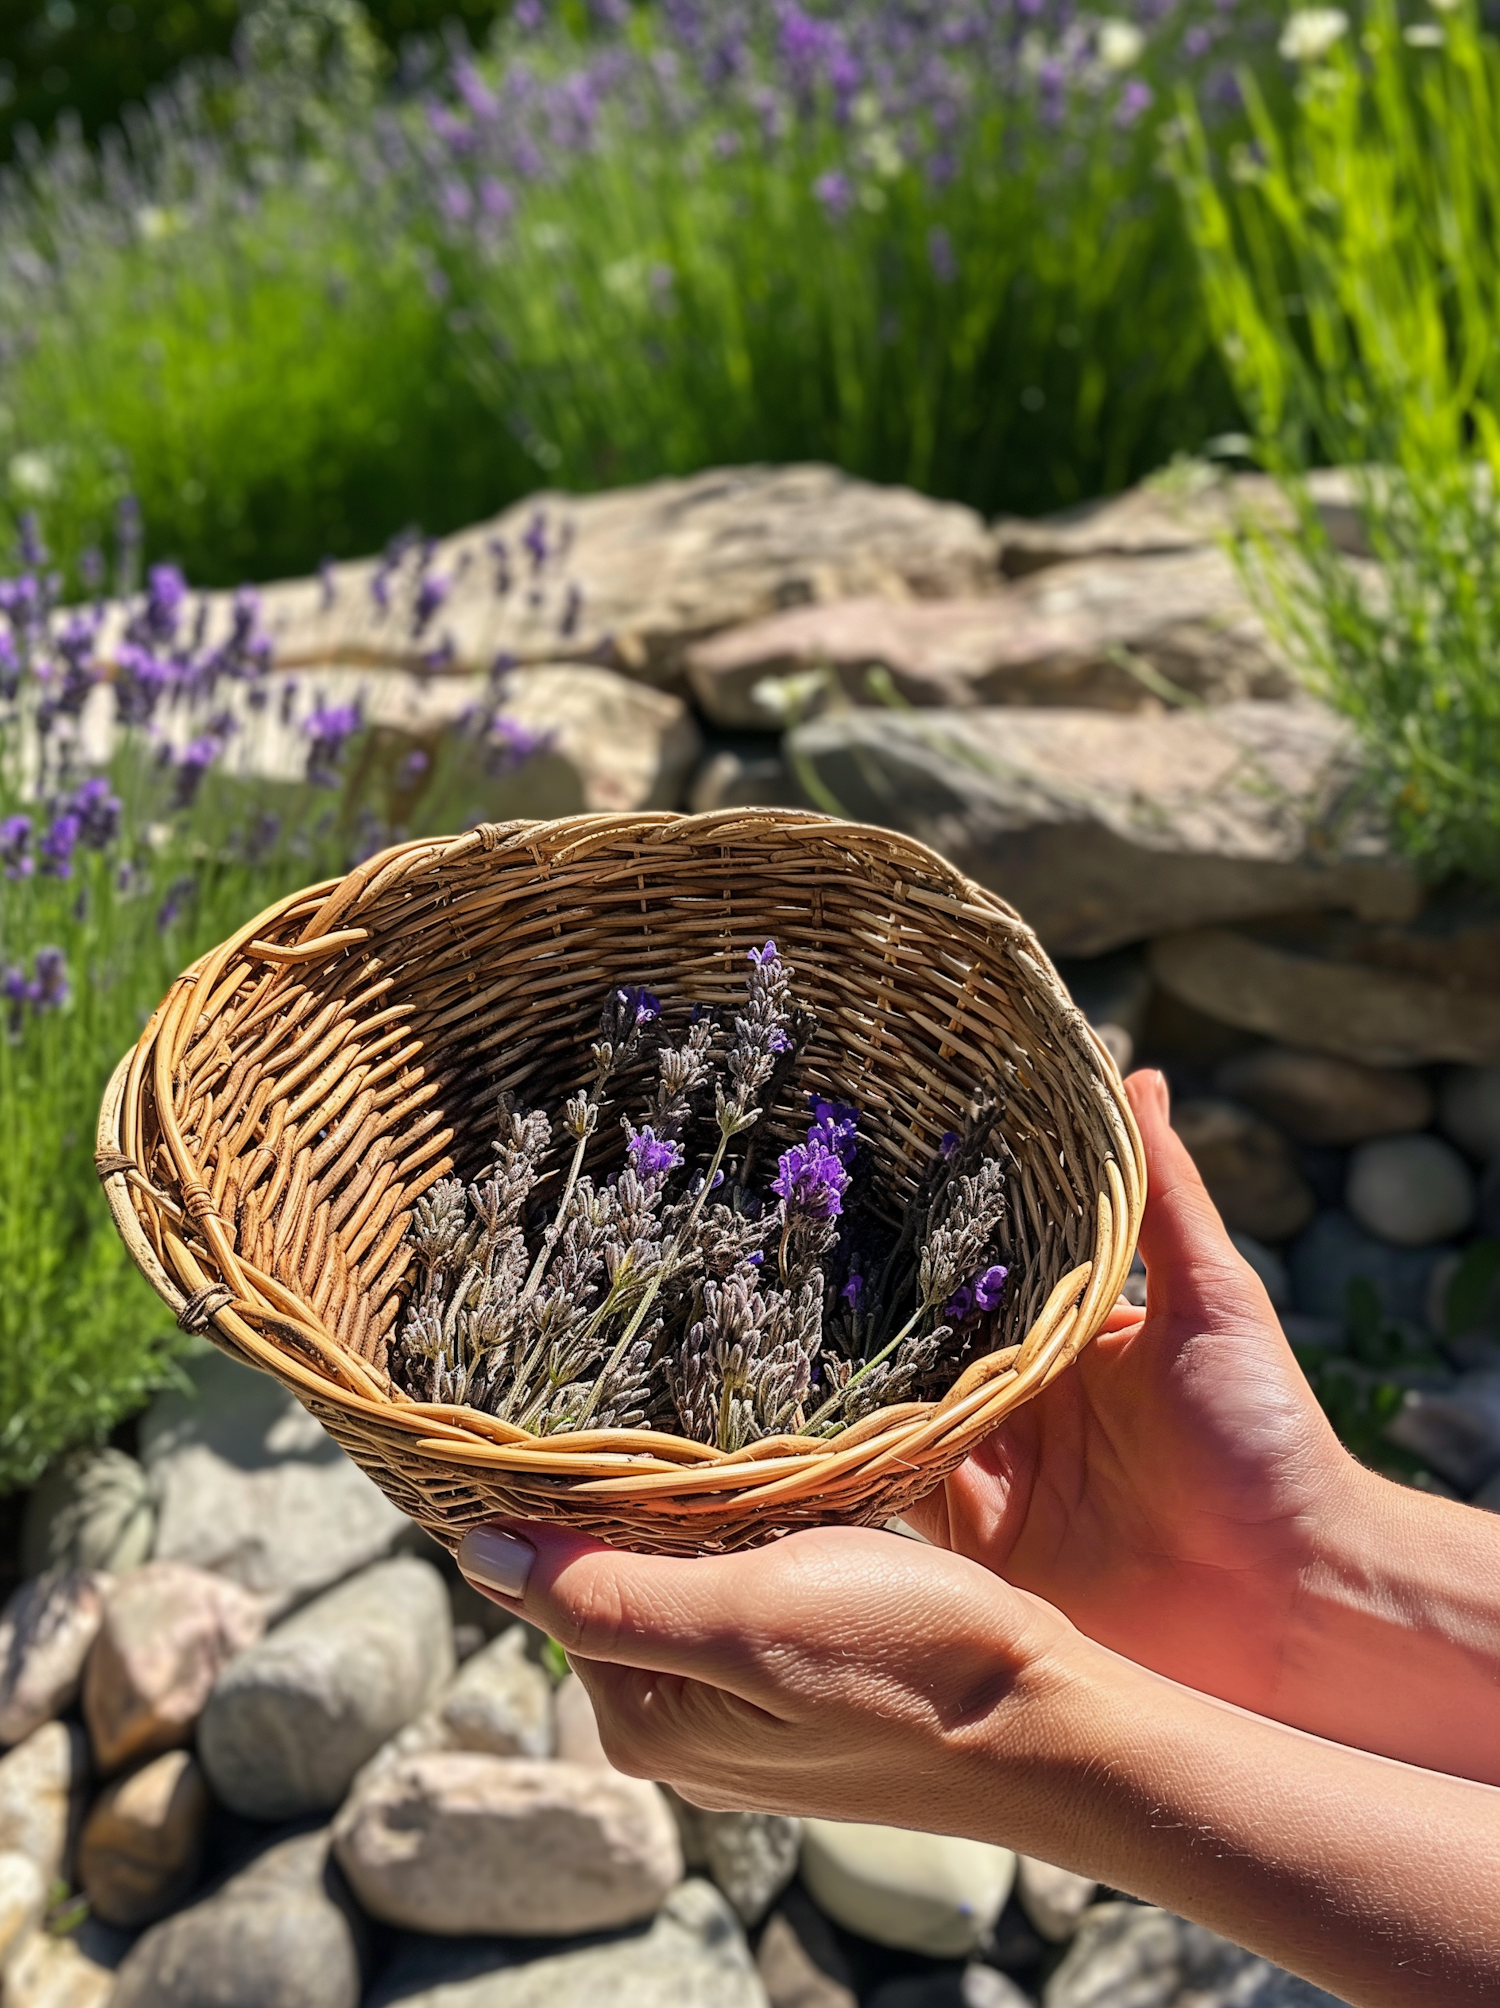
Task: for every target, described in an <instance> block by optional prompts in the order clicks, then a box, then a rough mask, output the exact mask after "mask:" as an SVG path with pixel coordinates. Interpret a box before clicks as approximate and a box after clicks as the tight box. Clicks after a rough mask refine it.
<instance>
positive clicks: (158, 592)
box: [144, 565, 188, 641]
mask: <svg viewBox="0 0 1500 2008" xmlns="http://www.w3.org/2000/svg"><path fill="white" fill-rule="evenodd" d="M187 590H188V586H187V580H186V579H185V578H184V577H183V575H182V572H181V570H180V569H179V568H178V566H176V565H153V566H152V567H151V569H150V571H149V572H148V573H147V574H146V605H145V609H144V619H145V624H146V628H147V631H148V633H150V634H151V635H152V636H153V637H154V638H155V639H157V640H158V641H173V640H175V639H176V636H177V624H178V622H179V621H180V620H181V618H182V608H183V602H184V601H185V600H186V598H187Z"/></svg>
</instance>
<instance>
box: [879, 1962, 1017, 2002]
mask: <svg viewBox="0 0 1500 2008" xmlns="http://www.w3.org/2000/svg"><path fill="white" fill-rule="evenodd" d="M865 2008H1032V1997H1031V1996H1030V1995H1029V1994H1027V1993H1026V1992H1024V1990H1023V1989H1021V1988H1020V1987H1018V1986H1017V1985H1016V1983H1015V1981H1014V1980H1012V1979H1011V1977H1010V1975H1009V1974H1008V1973H1000V1972H998V1971H997V1970H996V1969H995V1968H994V1967H993V1966H982V1965H980V1964H979V1963H978V1962H977V1961H974V1962H971V1963H970V1964H969V1965H968V1966H944V1967H939V1968H938V1970H937V1971H936V1972H935V1973H904V1974H902V1975H901V1976H900V1977H899V1978H898V1979H895V1980H883V1981H882V1982H881V1983H880V1985H879V1986H878V1987H877V1988H876V1989H875V1991H874V1993H873V1994H870V1995H868V1996H867V1997H866V2002H865Z"/></svg>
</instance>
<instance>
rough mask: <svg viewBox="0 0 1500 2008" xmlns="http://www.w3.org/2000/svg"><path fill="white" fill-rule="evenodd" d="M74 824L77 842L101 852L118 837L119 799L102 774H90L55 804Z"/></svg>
mask: <svg viewBox="0 0 1500 2008" xmlns="http://www.w3.org/2000/svg"><path fill="white" fill-rule="evenodd" d="M58 806H59V807H60V808H61V809H62V810H63V811H64V812H65V813H66V814H67V815H69V816H71V817H73V818H75V819H76V821H77V823H78V841H79V842H80V843H81V844H83V845H84V846H85V847H86V848H87V849H89V850H91V851H102V850H105V849H107V848H108V846H109V845H110V844H112V843H113V842H114V840H115V838H116V837H117V836H118V835H119V834H120V798H119V796H118V795H116V794H115V793H114V792H113V790H112V789H111V788H110V785H109V783H108V781H106V780H105V779H104V778H103V776H102V775H98V774H95V775H91V776H90V778H89V779H88V780H87V781H83V782H80V784H79V785H78V787H77V788H75V789H74V791H73V793H72V794H71V795H69V796H68V797H67V798H66V800H64V801H63V802H61V803H59V805H58Z"/></svg>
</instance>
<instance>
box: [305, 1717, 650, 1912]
mask: <svg viewBox="0 0 1500 2008" xmlns="http://www.w3.org/2000/svg"><path fill="white" fill-rule="evenodd" d="M334 1848H335V1851H336V1853H337V1855H338V1859H339V1862H340V1863H341V1865H342V1867H343V1869H344V1873H345V1874H346V1875H347V1876H348V1878H349V1882H350V1885H351V1887H352V1888H353V1890H354V1892H355V1894H356V1896H357V1897H358V1898H359V1900H360V1902H361V1903H362V1904H363V1905H364V1907H365V1909H366V1910H367V1911H368V1912H369V1913H370V1915H371V1916H372V1917H377V1918H379V1919H381V1920H382V1922H384V1923H387V1924H396V1925H404V1926H406V1927H407V1928H408V1929H410V1930H420V1931H436V1932H445V1933H454V1934H458V1933H463V1932H475V1931H480V1932H500V1933H506V1932H509V1933H518V1932H524V1933H527V1934H529V1935H540V1936H545V1937H553V1936H557V1935H561V1934H566V1933H570V1932H581V1931H604V1930H610V1929H614V1928H617V1927H618V1926H620V1925H625V1924H634V1923H636V1922H638V1921H639V1920H640V1919H641V1918H645V1917H649V1916H651V1915H652V1914H653V1912H655V1911H656V1910H657V1908H658V1907H659V1906H660V1904H661V1902H662V1899H663V1898H664V1897H665V1896H666V1894H667V1892H668V1891H669V1890H670V1889H672V1888H673V1887H674V1885H675V1884H677V1883H678V1882H680V1881H681V1879H682V1852H681V1848H680V1846H679V1844H678V1839H677V1828H676V1825H675V1823H674V1822H673V1819H672V1815H671V1813H670V1812H669V1811H668V1810H667V1806H666V1803H665V1801H664V1800H663V1798H662V1796H661V1794H660V1792H658V1791H657V1789H656V1787H655V1786H654V1785H649V1784H646V1783H645V1782H644V1781H643V1780H641V1779H638V1778H626V1777H624V1776H623V1775H622V1774H621V1773H619V1772H615V1771H605V1770H601V1769H592V1768H588V1767H585V1766H582V1765H574V1764H568V1763H564V1762H561V1761H556V1762H552V1763H536V1762H533V1761H531V1760H529V1759H525V1758H507V1757H491V1756H486V1755H484V1754H483V1753H481V1752H478V1751H468V1750H442V1751H426V1752H420V1753H418V1754H417V1755H416V1756H412V1757H403V1758H400V1759H398V1760H396V1761H395V1762H394V1763H391V1764H386V1765H380V1766H372V1767H371V1768H370V1770H369V1771H368V1772H367V1773H366V1774H365V1776H364V1777H363V1778H362V1779H361V1780H360V1781H359V1784H358V1786H357V1787H356V1789H355V1791H354V1792H353V1793H352V1794H351V1795H350V1797H349V1799H348V1801H347V1802H346V1804H345V1805H344V1806H343V1807H342V1808H341V1810H340V1812H339V1815H338V1818H337V1820H336V1821H335V1822H334Z"/></svg>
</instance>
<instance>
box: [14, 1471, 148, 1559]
mask: <svg viewBox="0 0 1500 2008" xmlns="http://www.w3.org/2000/svg"><path fill="white" fill-rule="evenodd" d="M153 1526H154V1515H153V1512H152V1507H151V1496H150V1490H149V1487H148V1485H147V1480H146V1474H145V1472H144V1471H143V1470H142V1469H141V1466H140V1465H139V1464H138V1463H137V1462H136V1460H135V1459H134V1458H133V1457H127V1456H126V1454H125V1452H124V1451H123V1450H113V1449H109V1448H104V1449H99V1450H72V1451H69V1452H68V1453H67V1455H66V1456H64V1457H59V1458H58V1459H57V1460H56V1462H55V1463H53V1464H49V1465H48V1467H47V1469H46V1470H45V1471H44V1472H43V1474H42V1477H41V1480H40V1482H39V1483H38V1484H37V1486H36V1489H35V1490H34V1491H33V1492H32V1494H31V1496H30V1498H29V1499H28V1500H27V1501H26V1517H25V1519H24V1521H23V1522H22V1526H21V1567H22V1569H23V1570H24V1571H25V1573H26V1574H27V1575H28V1576H41V1575H45V1574H46V1573H47V1572H48V1571H49V1570H53V1569H63V1570H71V1569H102V1570H104V1571H106V1572H107V1573H110V1574H114V1575H124V1574H125V1573H126V1571H127V1570H130V1569H135V1568H139V1566H140V1564H141V1563H142V1562H144V1561H146V1560H147V1559H148V1558H149V1556H150V1553H151V1536H152V1531H153Z"/></svg>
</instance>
